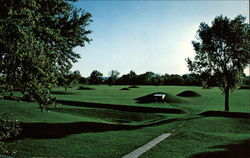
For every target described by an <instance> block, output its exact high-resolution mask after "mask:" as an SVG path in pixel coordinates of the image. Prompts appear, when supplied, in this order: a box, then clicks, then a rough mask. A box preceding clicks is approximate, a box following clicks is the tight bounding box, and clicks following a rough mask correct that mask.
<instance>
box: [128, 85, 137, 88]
mask: <svg viewBox="0 0 250 158" xmlns="http://www.w3.org/2000/svg"><path fill="white" fill-rule="evenodd" d="M128 88H139V87H138V86H135V85H134V86H129V87H128Z"/></svg>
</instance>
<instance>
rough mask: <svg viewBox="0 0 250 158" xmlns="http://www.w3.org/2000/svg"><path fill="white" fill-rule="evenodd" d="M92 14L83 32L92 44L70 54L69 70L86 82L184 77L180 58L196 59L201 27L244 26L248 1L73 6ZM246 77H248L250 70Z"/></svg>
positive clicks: (88, 3) (82, 2) (185, 70)
mask: <svg viewBox="0 0 250 158" xmlns="http://www.w3.org/2000/svg"><path fill="white" fill-rule="evenodd" d="M74 5H75V6H76V7H77V8H82V9H84V10H85V11H87V12H90V13H91V14H92V16H93V17H92V19H93V22H92V23H91V24H90V26H89V27H88V28H89V29H90V30H92V31H93V32H92V33H91V35H90V36H89V37H90V38H92V39H93V41H92V42H91V43H90V44H86V46H85V47H82V48H81V47H77V48H76V49H75V51H76V52H77V53H79V54H80V55H81V59H80V60H79V61H78V62H77V63H75V64H74V66H73V69H72V70H79V71H80V72H81V74H82V75H83V76H89V74H90V73H91V72H92V71H93V70H98V71H100V72H102V73H103V74H104V76H108V72H109V71H111V70H117V71H119V72H120V74H121V75H122V74H127V73H129V71H131V70H133V71H135V72H136V73H137V74H142V73H145V72H147V71H152V72H155V73H158V74H165V73H168V74H180V75H183V74H186V73H190V72H189V71H188V68H187V65H186V62H185V58H187V57H191V58H192V57H193V56H194V55H195V54H194V53H195V52H194V50H193V46H192V44H191V41H192V40H195V36H196V31H197V30H198V27H199V24H200V23H201V22H205V23H208V24H209V25H211V21H212V20H213V19H214V18H215V17H216V16H219V15H223V16H227V17H229V18H230V19H233V18H234V17H236V16H237V15H239V14H242V15H243V16H245V17H246V18H247V19H246V22H248V23H249V8H248V7H249V2H248V1H78V2H76V3H74ZM245 73H246V74H247V75H249V70H246V71H245Z"/></svg>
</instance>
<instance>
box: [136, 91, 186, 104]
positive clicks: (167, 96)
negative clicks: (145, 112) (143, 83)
mask: <svg viewBox="0 0 250 158" xmlns="http://www.w3.org/2000/svg"><path fill="white" fill-rule="evenodd" d="M156 95H165V97H164V98H163V99H158V98H156ZM135 100H137V102H138V103H152V102H167V103H178V102H181V100H180V99H179V98H177V97H175V96H172V95H170V94H168V93H164V92H155V93H152V94H148V95H145V96H142V97H139V98H135Z"/></svg>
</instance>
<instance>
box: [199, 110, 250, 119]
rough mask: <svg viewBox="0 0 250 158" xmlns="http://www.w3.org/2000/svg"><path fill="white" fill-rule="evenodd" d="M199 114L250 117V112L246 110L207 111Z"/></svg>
mask: <svg viewBox="0 0 250 158" xmlns="http://www.w3.org/2000/svg"><path fill="white" fill-rule="evenodd" d="M199 115H202V116H216V117H230V118H250V113H245V112H225V111H206V112H203V113H200V114H199Z"/></svg>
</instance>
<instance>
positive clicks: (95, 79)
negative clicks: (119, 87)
mask: <svg viewBox="0 0 250 158" xmlns="http://www.w3.org/2000/svg"><path fill="white" fill-rule="evenodd" d="M102 76H103V74H102V73H101V72H99V71H97V70H94V71H93V72H91V74H90V77H89V82H90V84H101V83H102V82H103V78H102Z"/></svg>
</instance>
